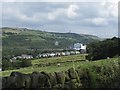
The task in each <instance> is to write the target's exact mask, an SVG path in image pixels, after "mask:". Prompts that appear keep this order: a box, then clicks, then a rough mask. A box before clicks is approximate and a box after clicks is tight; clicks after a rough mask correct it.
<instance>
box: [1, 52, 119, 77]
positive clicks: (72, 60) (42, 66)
mask: <svg viewBox="0 0 120 90" xmlns="http://www.w3.org/2000/svg"><path fill="white" fill-rule="evenodd" d="M85 56H86V54H79V55H71V56H62V57H53V58H43V59H36V60H32V67H27V68H20V69H16V70H6V71H2V72H0V75H2V76H3V77H4V76H9V75H10V73H11V72H13V71H19V72H22V73H26V74H27V73H32V72H33V71H37V72H41V71H46V72H48V73H51V72H59V71H65V70H68V69H69V68H75V69H77V68H87V69H91V67H92V66H99V67H104V66H105V67H109V68H110V67H111V66H114V65H116V66H117V65H118V62H120V60H119V59H118V58H110V59H104V60H98V61H86V60H85ZM58 63H59V64H60V65H59V66H58V65H57V64H58Z"/></svg>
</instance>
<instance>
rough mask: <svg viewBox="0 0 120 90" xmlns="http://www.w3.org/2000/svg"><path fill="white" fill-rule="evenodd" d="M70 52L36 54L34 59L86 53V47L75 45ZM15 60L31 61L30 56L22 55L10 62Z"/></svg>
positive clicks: (79, 44) (80, 44)
mask: <svg viewBox="0 0 120 90" xmlns="http://www.w3.org/2000/svg"><path fill="white" fill-rule="evenodd" d="M70 50H71V51H66V52H56V53H43V54H38V55H37V56H36V58H46V57H55V56H67V55H75V54H79V53H86V45H84V44H82V43H75V44H73V45H72V47H71V48H70ZM17 59H33V56H32V55H26V54H22V55H20V56H16V57H13V58H12V59H10V60H11V61H14V60H17Z"/></svg>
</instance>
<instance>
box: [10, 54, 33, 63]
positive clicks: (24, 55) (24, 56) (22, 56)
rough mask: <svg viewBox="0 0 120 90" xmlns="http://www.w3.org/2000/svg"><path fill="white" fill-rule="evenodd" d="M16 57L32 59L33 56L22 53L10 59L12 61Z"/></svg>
mask: <svg viewBox="0 0 120 90" xmlns="http://www.w3.org/2000/svg"><path fill="white" fill-rule="evenodd" d="M17 59H33V56H32V55H26V54H22V55H21V56H16V57H13V58H12V59H10V61H11V62H12V61H14V60H17Z"/></svg>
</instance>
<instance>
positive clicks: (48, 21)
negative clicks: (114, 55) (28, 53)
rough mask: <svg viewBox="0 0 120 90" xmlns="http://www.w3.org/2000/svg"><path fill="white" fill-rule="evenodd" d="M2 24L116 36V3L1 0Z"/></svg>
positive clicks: (51, 30) (50, 30)
mask: <svg viewBox="0 0 120 90" xmlns="http://www.w3.org/2000/svg"><path fill="white" fill-rule="evenodd" d="M2 26H4V27H5V26H7V27H23V28H32V29H39V30H44V31H49V32H69V31H71V32H72V33H78V34H91V35H97V36H99V37H103V38H108V37H113V36H117V35H118V5H117V3H112V2H76V3H73V2H72V3H70V2H56V3H55V2H4V3H3V4H2Z"/></svg>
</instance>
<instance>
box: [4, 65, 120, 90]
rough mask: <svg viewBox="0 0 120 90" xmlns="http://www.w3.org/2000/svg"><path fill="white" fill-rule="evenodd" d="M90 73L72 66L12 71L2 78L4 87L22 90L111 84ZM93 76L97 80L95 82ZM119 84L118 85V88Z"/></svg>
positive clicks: (92, 86)
mask: <svg viewBox="0 0 120 90" xmlns="http://www.w3.org/2000/svg"><path fill="white" fill-rule="evenodd" d="M94 68H95V67H93V69H94ZM98 70H99V72H101V71H100V70H101V68H97V72H98ZM99 72H98V73H99ZM90 73H91V72H90V71H89V70H88V69H80V68H78V69H76V70H74V68H70V69H69V70H67V71H62V72H54V73H47V72H33V73H31V74H22V73H20V72H12V73H11V75H10V76H9V77H3V78H2V89H3V90H6V89H8V88H19V89H20V90H29V89H31V88H35V89H38V90H39V89H41V88H52V90H54V89H55V90H56V89H60V88H67V89H71V90H73V89H74V88H94V85H96V86H97V87H98V88H99V87H102V86H103V87H107V86H109V85H110V84H109V85H107V84H106V86H104V85H105V83H106V82H105V83H104V82H103V81H105V80H104V78H103V80H101V79H100V77H101V76H102V75H101V76H98V78H97V77H96V79H95V78H94V77H92V76H91V74H90ZM96 75H97V74H96ZM105 75H107V74H105ZM93 78H94V80H96V82H93V80H92V79H93ZM111 79H114V78H111ZM116 80H117V79H116ZM119 80H120V79H119ZM98 82H99V83H98ZM101 82H102V83H101ZM114 82H115V83H117V84H118V86H119V83H118V82H119V81H118V82H117V81H115V80H114V81H113V83H114ZM117 84H115V85H117ZM115 85H114V86H115ZM118 86H116V87H117V88H118ZM119 88H120V87H119Z"/></svg>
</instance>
